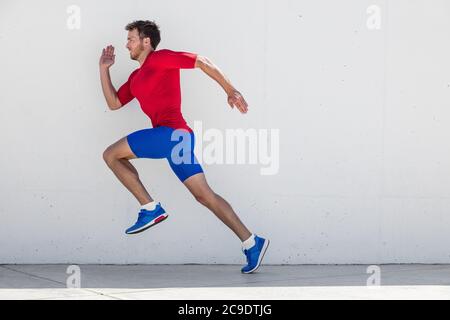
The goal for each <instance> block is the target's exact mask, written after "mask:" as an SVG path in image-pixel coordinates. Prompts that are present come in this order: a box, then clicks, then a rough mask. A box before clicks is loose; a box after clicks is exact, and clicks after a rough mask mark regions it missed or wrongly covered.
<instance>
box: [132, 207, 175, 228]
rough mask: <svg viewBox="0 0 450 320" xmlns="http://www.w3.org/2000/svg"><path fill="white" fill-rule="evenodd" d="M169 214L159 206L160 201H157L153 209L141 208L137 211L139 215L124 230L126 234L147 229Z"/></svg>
mask: <svg viewBox="0 0 450 320" xmlns="http://www.w3.org/2000/svg"><path fill="white" fill-rule="evenodd" d="M168 216H169V215H168V214H167V213H166V211H165V210H164V209H163V207H161V203H159V202H158V204H157V205H156V208H155V209H154V210H151V211H150V210H145V209H141V211H140V212H139V217H138V219H137V221H136V223H135V224H134V226H132V227H131V228H128V229H127V231H125V233H126V234H136V233H139V232H142V231H145V230H147V229H148V228H150V227H151V226H154V225H155V224H157V223H160V222H161V221H164V220H165V219H166V218H167V217H168Z"/></svg>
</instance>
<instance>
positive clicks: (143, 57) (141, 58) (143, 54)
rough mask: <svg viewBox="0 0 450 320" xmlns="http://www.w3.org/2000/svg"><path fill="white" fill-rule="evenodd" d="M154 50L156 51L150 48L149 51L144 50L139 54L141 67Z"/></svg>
mask: <svg viewBox="0 0 450 320" xmlns="http://www.w3.org/2000/svg"><path fill="white" fill-rule="evenodd" d="M152 51H154V50H150V51H147V52H145V51H144V52H142V54H141V55H140V56H139V58H138V61H139V64H140V65H141V67H142V65H143V64H144V61H145V59H146V58H147V56H148V55H149V54H150V53H151V52H152Z"/></svg>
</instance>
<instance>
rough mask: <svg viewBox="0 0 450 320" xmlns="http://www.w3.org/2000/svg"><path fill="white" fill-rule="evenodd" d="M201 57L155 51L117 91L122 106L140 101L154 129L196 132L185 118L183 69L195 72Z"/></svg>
mask: <svg viewBox="0 0 450 320" xmlns="http://www.w3.org/2000/svg"><path fill="white" fill-rule="evenodd" d="M196 59H197V54H195V53H190V52H177V51H172V50H168V49H161V50H157V51H152V52H150V53H149V54H148V56H147V57H146V58H145V61H144V63H143V64H142V66H141V67H140V68H138V69H136V70H134V71H133V72H132V73H131V75H130V77H129V78H128V81H127V82H125V83H124V84H123V85H122V86H121V87H120V88H119V90H118V91H117V95H118V98H119V100H120V102H121V103H122V105H125V104H127V103H128V102H130V101H131V100H133V98H137V100H138V101H139V104H140V105H141V109H142V111H144V113H145V114H146V115H147V116H149V118H150V120H151V122H152V125H153V127H154V128H156V127H159V126H167V127H171V128H174V129H179V128H184V129H186V130H188V131H190V132H192V129H191V128H190V127H189V126H188V125H187V124H186V120H184V118H183V115H182V114H181V89H180V69H192V68H195V60H196Z"/></svg>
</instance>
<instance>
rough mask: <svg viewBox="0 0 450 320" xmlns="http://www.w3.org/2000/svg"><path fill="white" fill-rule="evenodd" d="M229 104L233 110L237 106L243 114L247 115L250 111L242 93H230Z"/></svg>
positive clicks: (235, 91)
mask: <svg viewBox="0 0 450 320" xmlns="http://www.w3.org/2000/svg"><path fill="white" fill-rule="evenodd" d="M228 104H229V105H230V107H231V108H234V107H235V106H236V107H237V108H238V109H239V111H240V112H241V113H247V111H248V105H247V102H246V101H245V99H244V97H243V96H242V95H241V93H240V92H239V91H237V90H232V91H231V92H229V93H228Z"/></svg>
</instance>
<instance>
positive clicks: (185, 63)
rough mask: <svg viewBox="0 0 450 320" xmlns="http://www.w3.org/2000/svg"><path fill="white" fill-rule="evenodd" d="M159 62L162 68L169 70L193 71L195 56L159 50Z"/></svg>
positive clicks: (193, 54) (190, 53)
mask: <svg viewBox="0 0 450 320" xmlns="http://www.w3.org/2000/svg"><path fill="white" fill-rule="evenodd" d="M160 51H161V54H160V60H159V61H158V62H159V63H160V64H161V65H162V66H163V67H166V68H170V69H193V68H195V61H196V60H197V54H196V53H192V52H183V51H172V50H168V49H163V50H160Z"/></svg>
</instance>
